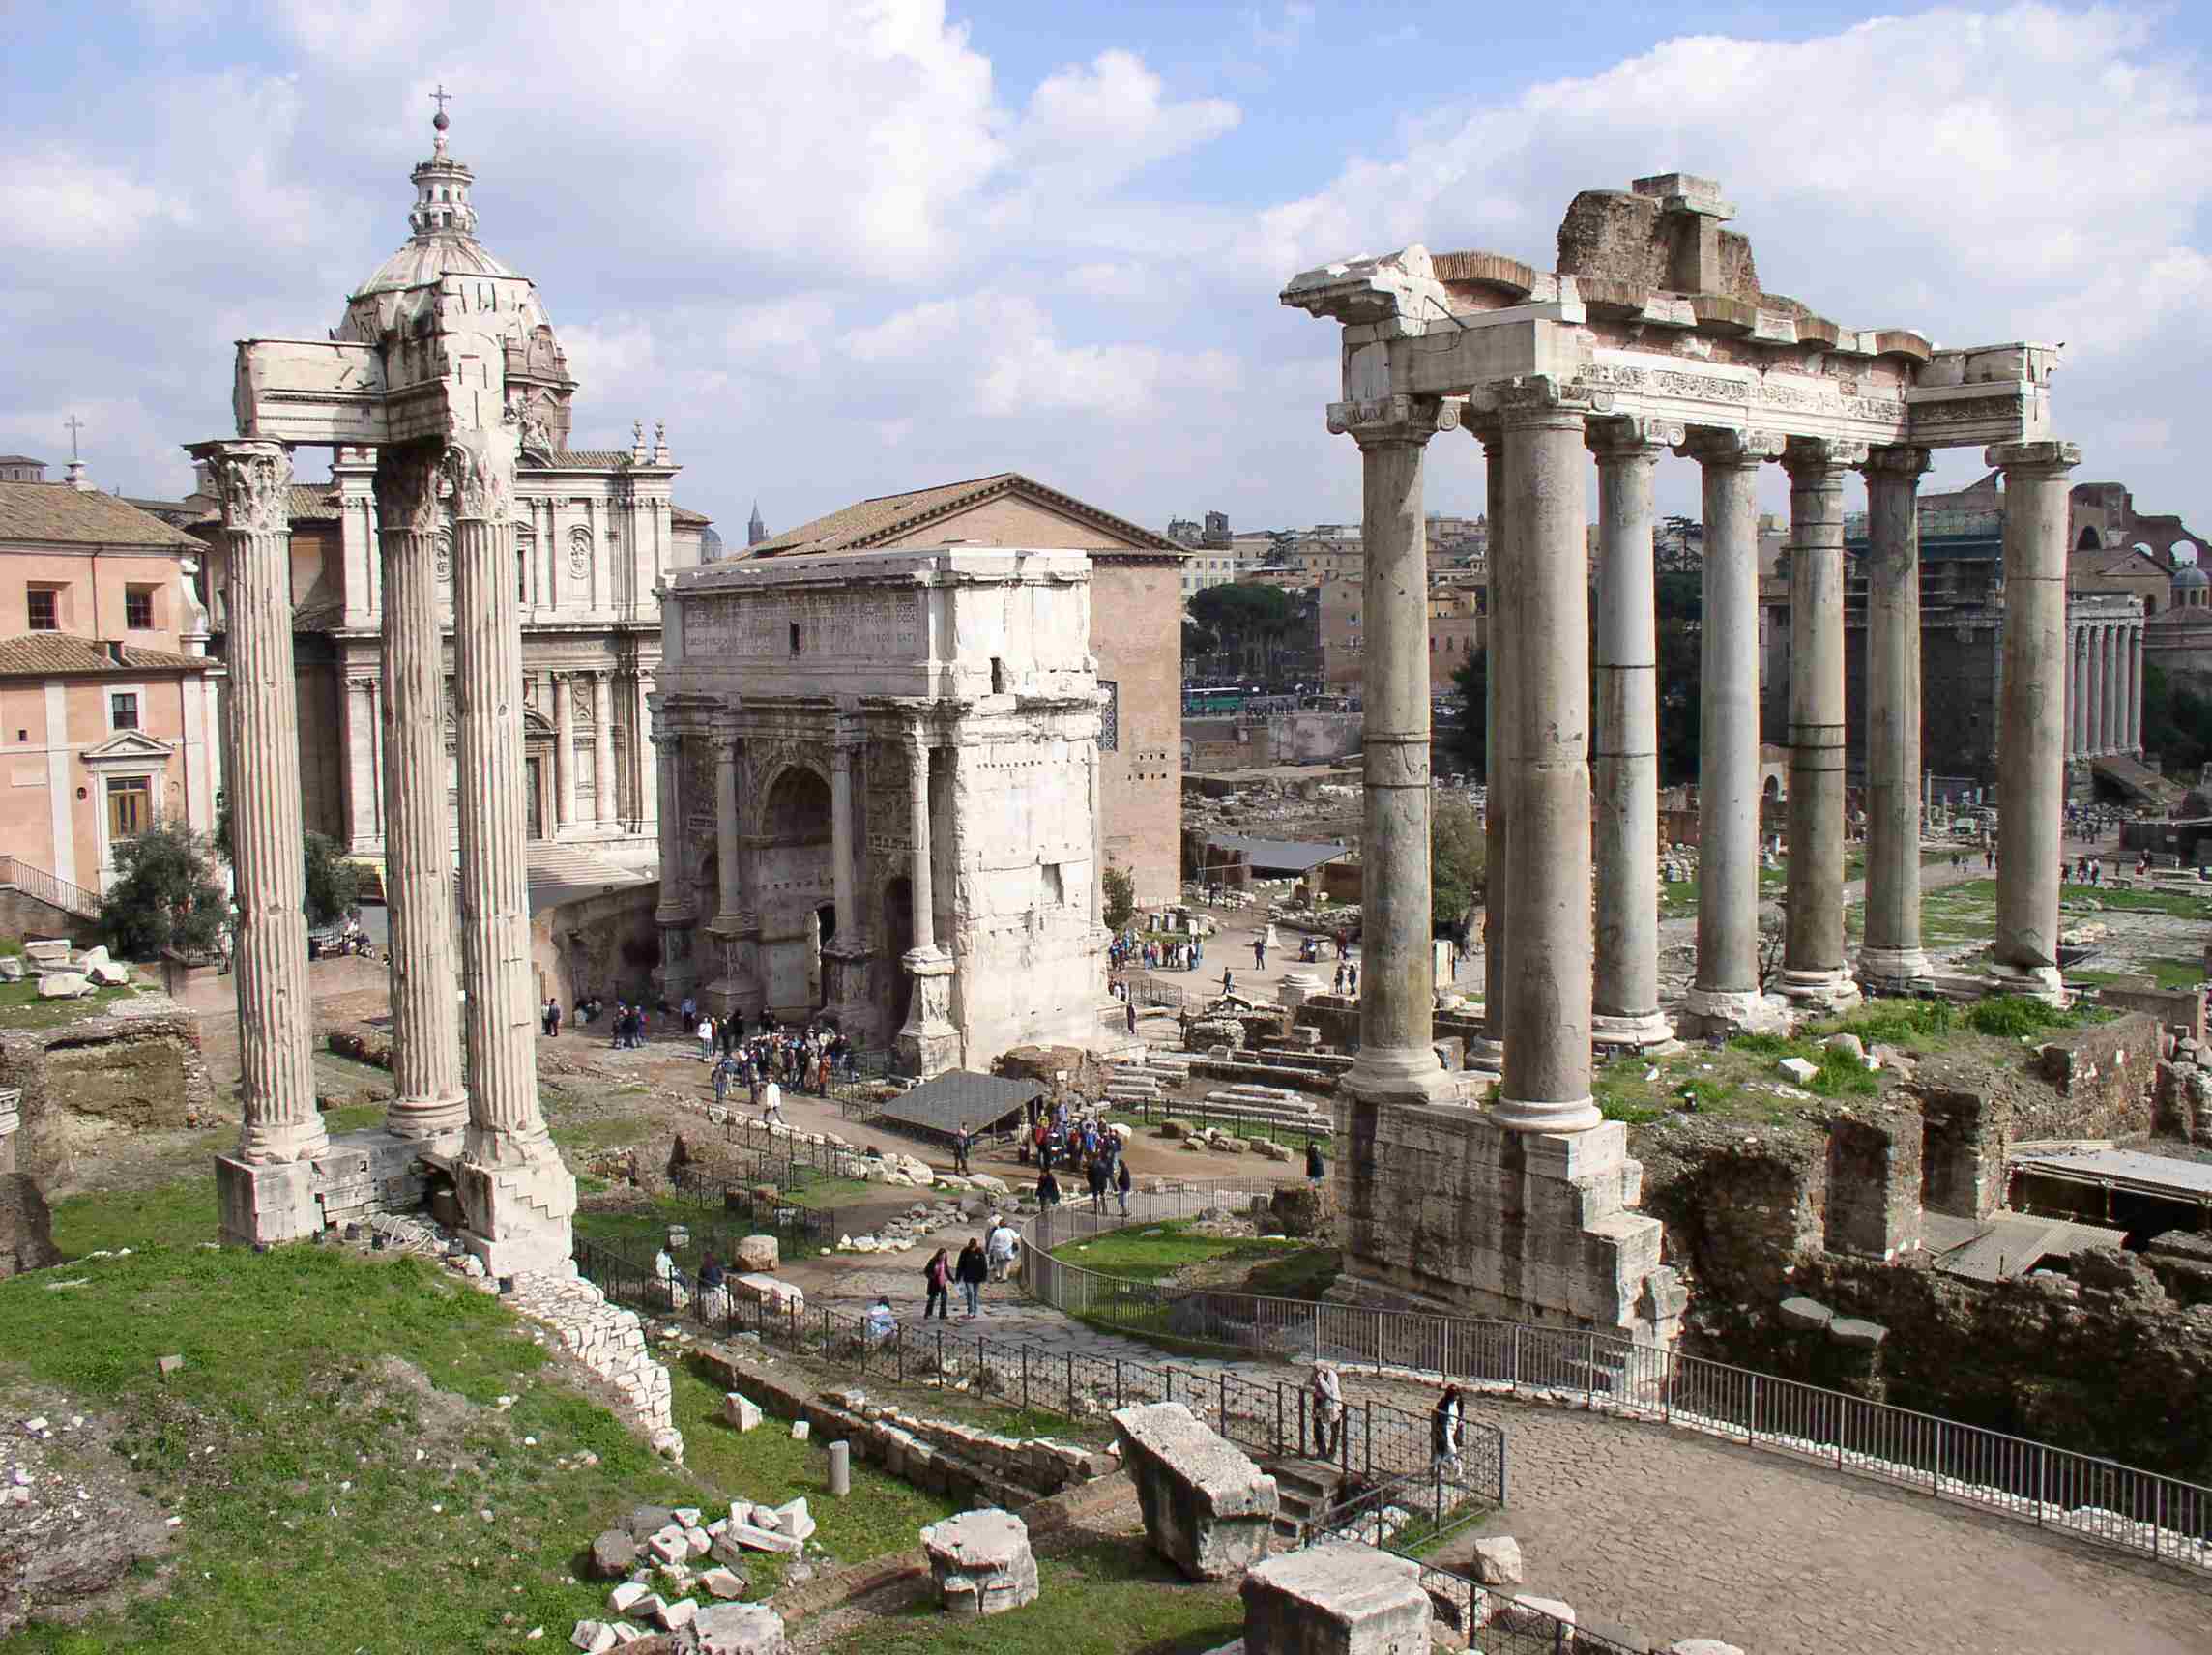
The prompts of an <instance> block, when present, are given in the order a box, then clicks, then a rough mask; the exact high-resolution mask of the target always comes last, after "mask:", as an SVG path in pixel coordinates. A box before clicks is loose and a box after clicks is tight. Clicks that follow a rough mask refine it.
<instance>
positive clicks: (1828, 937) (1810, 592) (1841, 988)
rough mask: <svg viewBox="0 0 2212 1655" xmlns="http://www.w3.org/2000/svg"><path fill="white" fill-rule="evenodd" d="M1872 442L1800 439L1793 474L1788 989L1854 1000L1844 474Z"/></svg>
mask: <svg viewBox="0 0 2212 1655" xmlns="http://www.w3.org/2000/svg"><path fill="white" fill-rule="evenodd" d="M1866 457H1867V450H1866V446H1865V445H1864V444H1863V443H1860V444H1852V443H1838V442H1828V441H1823V440H1818V439H1810V438H1803V437H1797V438H1792V439H1791V440H1790V444H1789V447H1788V450H1786V451H1785V453H1784V455H1783V460H1782V465H1783V469H1784V470H1786V471H1787V472H1788V473H1789V474H1790V872H1789V885H1788V887H1787V896H1786V899H1785V902H1784V907H1783V913H1784V915H1785V918H1784V933H1783V944H1782V981H1781V985H1780V986H1781V989H1782V992H1783V993H1784V994H1786V995H1788V996H1789V997H1790V999H1791V1000H1794V1001H1798V1002H1802V1003H1805V1004H1807V1005H1817V1006H1823V1007H1840V1006H1844V1005H1849V1004H1852V1003H1855V1002H1857V1000H1858V998H1859V991H1858V984H1857V983H1855V982H1854V981H1853V980H1852V979H1851V973H1850V970H1849V967H1848V963H1847V961H1846V958H1845V954H1844V473H1845V472H1846V471H1848V469H1850V468H1851V467H1852V466H1855V465H1857V464H1859V463H1860V462H1861V461H1863V460H1864V459H1865V458H1866Z"/></svg>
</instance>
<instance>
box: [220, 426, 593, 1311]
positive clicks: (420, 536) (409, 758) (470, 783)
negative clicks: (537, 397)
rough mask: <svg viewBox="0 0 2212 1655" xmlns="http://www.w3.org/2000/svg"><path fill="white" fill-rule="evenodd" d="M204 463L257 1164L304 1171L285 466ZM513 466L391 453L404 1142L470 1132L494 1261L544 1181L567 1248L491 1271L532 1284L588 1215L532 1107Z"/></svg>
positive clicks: (308, 1123)
mask: <svg viewBox="0 0 2212 1655" xmlns="http://www.w3.org/2000/svg"><path fill="white" fill-rule="evenodd" d="M190 451H191V452H192V454H193V456H194V457H195V458H199V459H203V460H206V461H208V462H209V463H210V466H211V469H212V472H213V475H214V477H215V479H216V480H217V483H218V494H219V497H220V499H221V502H222V526H223V533H224V536H225V538H226V540H227V542H228V546H229V554H230V555H229V562H228V568H229V584H228V592H229V601H230V635H229V652H230V663H231V709H232V719H233V724H232V729H231V732H230V738H231V752H232V759H231V776H232V785H233V789H234V798H235V800H236V803H235V805H234V808H233V811H232V836H233V861H234V866H235V870H236V874H237V886H238V894H237V900H238V906H239V922H238V938H237V947H236V960H237V984H238V1002H239V1037H240V1046H241V1052H242V1059H243V1068H244V1084H243V1085H242V1088H241V1093H242V1097H243V1100H244V1104H245V1117H246V1124H245V1131H244V1136H243V1138H242V1141H241V1145H240V1152H239V1158H240V1159H241V1160H243V1161H246V1162H247V1163H259V1164H269V1163H275V1162H287V1161H302V1160H309V1159H312V1158H314V1157H315V1156H317V1155H320V1154H321V1153H322V1152H323V1151H324V1149H325V1147H327V1143H328V1138H327V1134H326V1132H325V1130H324V1128H323V1125H322V1121H321V1117H320V1115H319V1114H318V1112H317V1110H316V1107H315V1088H314V1078H313V1072H312V1066H311V1056H310V1054H311V1040H312V1037H313V1027H314V1018H313V1012H312V1006H311V1003H310V999H309V993H308V988H307V973H306V924H305V918H304V903H303V891H302V881H303V833H302V823H301V802H300V782H299V776H300V742H299V729H298V722H297V712H296V708H297V700H296V696H297V691H296V687H295V682H294V662H293V650H292V613H291V602H290V590H291V570H290V544H289V541H290V524H289V521H288V518H287V516H286V511H285V506H286V500H287V490H288V488H289V485H290V482H291V469H292V468H291V456H290V453H289V451H288V450H286V449H284V448H283V447H282V446H281V445H279V444H276V443H269V442H256V441H237V442H229V441H226V442H217V443H207V444H201V445H197V446H195V447H194V448H193V449H192V450H190ZM515 459H516V442H515V437H514V434H513V432H512V431H511V430H510V429H508V428H505V427H502V428H499V429H495V430H491V431H485V432H472V433H467V434H464V435H461V436H457V437H455V438H453V439H451V440H450V441H449V442H448V443H447V444H445V445H443V446H438V445H433V444H416V445H406V446H402V447H396V448H390V449H386V450H383V451H382V452H381V453H380V454H379V456H378V462H377V491H378V500H379V508H380V514H381V517H382V530H381V545H380V547H379V559H380V563H381V566H382V567H381V573H382V576H383V587H384V594H385V600H386V608H385V616H384V634H383V644H382V648H383V663H382V664H383V679H384V683H385V695H384V698H383V700H384V707H383V712H384V728H383V737H384V740H383V748H384V755H385V793H386V798H387V840H388V851H387V862H386V886H387V897H388V901H389V903H390V909H391V922H392V966H391V971H392V1006H393V1081H394V1093H395V1095H394V1099H393V1104H392V1107H391V1111H390V1115H389V1117H388V1124H389V1126H390V1127H391V1129H392V1130H393V1132H394V1133H398V1134H400V1135H403V1136H408V1137H416V1138H425V1139H439V1138H446V1137H448V1136H449V1135H456V1134H457V1135H459V1142H458V1145H457V1147H458V1148H459V1149H460V1150H461V1164H462V1165H461V1169H460V1171H462V1172H464V1173H473V1174H474V1176H473V1177H470V1176H463V1177H461V1179H460V1181H461V1184H462V1200H463V1205H464V1207H465V1208H468V1209H469V1217H470V1224H471V1228H472V1231H474V1232H475V1233H476V1234H478V1235H479V1238H480V1240H481V1241H484V1242H486V1243H488V1244H491V1245H492V1246H494V1247H496V1246H497V1245H498V1244H499V1243H500V1240H501V1234H504V1233H505V1232H507V1231H509V1230H511V1229H512V1228H513V1226H512V1225H511V1224H510V1223H509V1219H508V1217H507V1216H504V1215H505V1214H507V1213H508V1212H509V1210H510V1209H509V1207H507V1206H503V1205H502V1203H503V1202H505V1201H506V1196H505V1194H504V1193H503V1192H504V1191H506V1190H507V1189H508V1188H509V1186H510V1185H512V1183H513V1176H512V1175H514V1174H515V1173H516V1172H518V1171H535V1172H541V1173H543V1174H544V1176H539V1177H536V1178H532V1179H529V1180H527V1181H528V1183H529V1186H530V1187H529V1188H528V1190H527V1201H528V1203H529V1205H531V1206H532V1208H533V1210H534V1212H535V1213H536V1215H537V1216H538V1217H539V1218H542V1219H545V1220H548V1221H558V1222H557V1229H558V1235H557V1237H555V1236H553V1235H551V1234H550V1233H548V1234H546V1236H545V1237H544V1239H543V1244H542V1246H540V1247H538V1248H537V1250H536V1251H535V1252H534V1251H532V1249H531V1248H530V1247H529V1246H521V1247H509V1249H508V1250H507V1251H506V1252H504V1253H499V1252H494V1253H493V1255H492V1256H493V1257H494V1258H495V1259H496V1260H498V1261H499V1262H501V1263H509V1264H513V1265H516V1266H518V1267H519V1266H520V1265H522V1264H524V1263H528V1264H530V1265H532V1266H534V1267H556V1266H558V1265H559V1264H560V1263H562V1262H563V1261H565V1260H566V1257H567V1246H568V1241H567V1235H568V1227H567V1216H568V1210H570V1209H571V1208H572V1206H573V1199H574V1198H573V1186H572V1183H571V1182H568V1180H567V1178H566V1174H565V1173H561V1172H560V1163H559V1157H558V1155H557V1153H556V1152H555V1151H554V1149H553V1147H552V1143H551V1140H550V1138H549V1136H548V1135H547V1132H546V1129H545V1122H544V1119H543V1117H542V1115H541V1114H540V1113H539V1110H538V1087H537V1072H536V1038H535V1036H536V1018H535V1005H534V998H535V997H534V993H533V982H534V979H533V975H532V972H531V962H530V938H529V906H528V900H527V887H526V878H525V870H524V860H523V859H524V836H523V835H524V806H523V788H524V770H523V750H522V737H523V730H522V695H521V690H522V665H521V623H520V615H519V612H518V608H517V603H516V596H515V591H514V581H513V576H512V563H513V524H512V501H513V478H514V465H515ZM442 495H443V496H444V497H445V498H443V499H442V498H441V496H442ZM449 502H450V510H451V526H452V539H453V568H452V584H453V595H452V601H453V635H454V657H455V658H454V678H453V695H454V702H455V707H454V723H455V728H456V735H457V740H458V747H459V774H460V828H461V835H460V836H461V844H460V873H459V897H460V904H459V906H460V914H459V923H458V942H459V944H460V946H459V950H458V952H459V969H458V971H457V972H456V971H455V961H454V955H455V947H454V944H455V930H456V926H455V918H454V905H453V893H454V886H453V875H452V867H451V861H450V859H449V857H448V851H447V839H446V811H445V791H446V790H445V785H444V783H445V776H446V763H445V741H444V736H445V717H444V709H443V706H442V700H443V696H444V690H445V685H444V672H443V645H444V635H443V628H442V626H441V624H440V616H439V613H438V602H437V590H438V578H437V570H436V566H435V550H434V543H435V540H436V537H437V533H438V530H439V529H440V527H441V519H442V518H443V517H444V516H445V515H446V512H447V511H448V509H449ZM456 977H457V979H458V981H459V984H460V988H461V991H462V998H461V1002H459V1003H458V1004H456V1002H455V998H454V983H455V980H456ZM464 1049H465V1051H466V1055H467V1071H466V1079H467V1085H466V1087H465V1088H464V1086H463V1073H462V1069H461V1066H460V1064H461V1054H462V1052H463V1050H464ZM472 1191H473V1192H474V1196H473V1197H472ZM564 1192H565V1193H564ZM564 1201H565V1202H566V1204H567V1205H563V1202H564ZM495 1209H497V1210H495ZM539 1252H542V1253H544V1254H545V1255H546V1256H545V1257H543V1258H539V1257H538V1256H537V1255H538V1253H539ZM556 1253H557V1256H555V1255H556Z"/></svg>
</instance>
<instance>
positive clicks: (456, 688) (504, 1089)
mask: <svg viewBox="0 0 2212 1655" xmlns="http://www.w3.org/2000/svg"><path fill="white" fill-rule="evenodd" d="M515 457H516V441H515V431H514V429H513V428H512V427H511V426H504V425H503V426H500V427H498V428H496V429H493V430H488V431H473V432H469V433H466V434H465V435H462V436H460V437H457V438H455V439H453V440H452V441H451V442H450V443H449V445H448V447H447V449H446V455H445V471H446V480H447V482H448V484H449V485H450V487H451V491H452V510H453V695H454V702H455V718H454V724H455V727H456V733H457V737H458V740H457V748H458V756H459V763H460V799H461V986H462V989H463V991H464V993H465V994H466V996H467V1003H466V1005H465V1008H464V1009H463V1011H462V1014H461V1029H462V1035H463V1038H464V1040H465V1041H466V1044H467V1049H468V1059H469V1126H468V1139H467V1144H466V1153H465V1158H464V1165H463V1166H462V1168H461V1170H460V1173H459V1175H458V1178H457V1181H458V1184H459V1189H460V1197H461V1206H462V1209H463V1211H464V1212H466V1214H467V1215H468V1220H469V1229H470V1231H471V1233H472V1235H473V1237H474V1243H473V1244H474V1245H475V1246H476V1247H477V1249H478V1251H479V1252H480V1255H481V1256H482V1257H483V1258H484V1260H485V1263H486V1264H487V1265H488V1266H489V1267H491V1268H492V1269H493V1270H494V1271H495V1272H497V1273H499V1274H503V1275H504V1274H509V1273H511V1272H512V1271H514V1270H517V1269H531V1270H566V1269H567V1268H568V1254H569V1224H568V1221H569V1215H570V1214H571V1213H573V1212H574V1211H575V1206H576V1185H575V1179H574V1178H572V1177H570V1176H569V1175H568V1170H567V1169H566V1168H565V1167H564V1166H563V1165H562V1163H561V1157H560V1154H559V1152H558V1151H557V1150H556V1149H555V1148H554V1147H553V1141H552V1139H551V1137H550V1136H548V1134H547V1132H546V1130H545V1118H544V1117H543V1115H542V1114H540V1113H539V1111H538V1066H537V1065H538V1052H537V1028H536V1024H537V1019H536V1016H535V1010H536V1007H535V1004H534V1000H535V996H534V993H533V986H534V985H533V978H532V973H531V960H530V902H529V883H528V878H527V871H526V868H525V865H524V836H523V834H524V820H525V817H524V810H523V785H524V770H523V752H522V741H523V721H522V621H521V614H520V610H519V608H518V606H517V603H516V600H515V591H514V523H513V517H512V511H513V496H514V464H515Z"/></svg>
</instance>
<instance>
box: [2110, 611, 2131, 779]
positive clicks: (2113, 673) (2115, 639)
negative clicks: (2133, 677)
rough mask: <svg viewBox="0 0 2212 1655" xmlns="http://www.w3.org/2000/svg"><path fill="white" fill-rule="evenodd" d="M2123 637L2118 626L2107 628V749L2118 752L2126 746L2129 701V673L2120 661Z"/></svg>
mask: <svg viewBox="0 0 2212 1655" xmlns="http://www.w3.org/2000/svg"><path fill="white" fill-rule="evenodd" d="M2123 641H2124V640H2123V638H2122V635H2121V632H2120V629H2119V627H2118V626H2107V627H2106V628H2105V751H2106V752H2108V753H2116V752H2118V751H2119V750H2120V749H2121V748H2122V747H2124V746H2126V745H2127V744H2128V743H2127V738H2126V736H2125V735H2124V734H2123V733H2122V731H2123V727H2124V722H2125V708H2126V702H2127V691H2126V687H2125V686H2126V683H2127V674H2126V671H2125V669H2124V668H2123V667H2122V665H2121V663H2120V647H2121V644H2122V643H2123Z"/></svg>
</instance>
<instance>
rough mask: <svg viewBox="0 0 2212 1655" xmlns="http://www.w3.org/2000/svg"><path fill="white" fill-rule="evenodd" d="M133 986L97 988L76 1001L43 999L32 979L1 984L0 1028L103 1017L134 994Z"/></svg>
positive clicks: (44, 1026)
mask: <svg viewBox="0 0 2212 1655" xmlns="http://www.w3.org/2000/svg"><path fill="white" fill-rule="evenodd" d="M137 992H138V991H137V990H136V989H134V988H96V989H94V990H93V991H92V992H91V993H90V994H88V995H84V996H81V997H79V998H78V999H76V1000H42V999H40V998H39V985H38V983H37V981H36V980H35V979H27V980H25V981H23V982H19V983H0V1029H59V1028H61V1027H62V1026H63V1025H64V1024H69V1023H76V1022H80V1021H82V1020H83V1019H85V1018H88V1017H105V1016H106V1015H107V1013H108V1009H109V1007H111V1006H113V1005H114V1003H115V1002H117V1001H119V1000H130V999H131V998H133V997H134V996H135V995H136V994H137Z"/></svg>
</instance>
